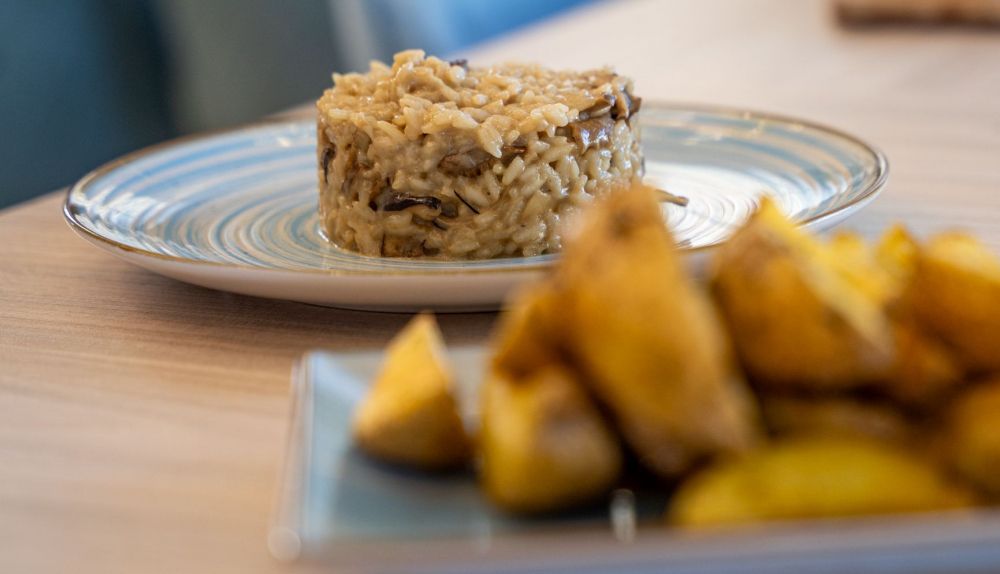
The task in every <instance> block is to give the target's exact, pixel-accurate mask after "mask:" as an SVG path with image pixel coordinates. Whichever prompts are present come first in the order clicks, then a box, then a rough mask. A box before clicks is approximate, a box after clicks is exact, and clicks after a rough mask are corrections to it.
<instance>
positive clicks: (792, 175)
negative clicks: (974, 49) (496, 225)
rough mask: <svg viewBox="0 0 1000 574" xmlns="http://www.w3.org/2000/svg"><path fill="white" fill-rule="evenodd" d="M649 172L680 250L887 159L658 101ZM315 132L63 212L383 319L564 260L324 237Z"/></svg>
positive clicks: (198, 261)
mask: <svg viewBox="0 0 1000 574" xmlns="http://www.w3.org/2000/svg"><path fill="white" fill-rule="evenodd" d="M641 118H642V119H641V121H642V138H643V147H644V149H645V155H646V170H647V179H648V180H649V181H650V182H651V183H652V184H654V185H657V186H659V187H662V188H664V189H669V190H670V191H671V192H673V193H676V194H679V195H683V196H685V197H687V198H689V199H690V203H689V205H688V206H687V207H685V208H682V207H677V206H672V205H667V206H664V215H665V217H666V218H667V220H668V222H669V223H670V225H671V226H672V228H673V230H674V234H675V236H676V237H677V239H678V242H679V243H680V245H681V246H682V247H684V248H686V249H689V250H692V251H701V250H704V249H705V248H707V247H711V246H712V245H716V244H718V243H719V242H721V241H724V240H725V238H726V237H727V236H728V234H729V233H730V232H731V230H732V229H733V227H734V226H735V225H738V224H739V223H740V222H742V221H743V220H744V219H745V218H746V217H747V215H748V214H749V213H751V212H752V211H753V209H754V206H755V205H756V202H757V198H758V197H760V195H761V194H765V193H766V194H768V195H771V196H773V197H774V198H775V199H776V200H777V202H778V204H779V205H780V206H781V207H782V209H783V210H784V211H785V212H786V213H788V214H789V215H791V216H792V217H793V218H795V219H796V220H797V221H800V222H801V223H803V224H805V225H810V226H815V227H828V226H830V225H833V224H835V223H837V222H839V221H840V220H842V219H843V218H845V217H847V216H848V215H850V214H851V213H853V212H854V211H856V210H857V209H859V208H860V207H861V206H863V205H864V204H865V203H867V202H868V201H870V200H871V199H873V198H874V197H875V195H876V194H877V193H878V192H879V191H880V190H881V188H882V187H883V185H884V184H885V181H886V177H887V174H888V171H887V164H886V160H885V158H884V156H883V155H882V154H881V153H879V152H878V151H877V150H875V149H874V148H872V147H871V146H869V145H867V144H865V143H864V142H862V141H860V140H858V139H857V138H854V137H852V136H849V135H846V134H843V133H841V132H838V131H836V130H832V129H829V128H825V127H822V126H817V125H815V124H811V123H808V122H804V121H800V120H794V119H789V118H782V117H777V116H771V115H766V114H760V113H755V112H746V111H739V110H727V109H715V108H698V107H693V106H667V105H657V104H648V105H646V106H644V108H643V111H642V114H641ZM315 146H316V141H315V126H314V124H313V123H312V122H305V121H303V122H282V123H269V124H259V125H254V126H249V127H244V128H240V129H236V130H232V131H228V132H223V133H219V134H213V135H206V136H198V137H194V138H187V139H182V140H179V141H175V142H168V143H166V144H162V145H159V146H155V147H153V148H149V149H146V150H142V151H139V152H136V153H134V154H131V155H128V156H125V157H123V158H121V159H119V160H117V161H114V162H112V163H110V164H108V165H105V166H103V167H101V168H99V169H97V170H95V171H94V172H92V173H90V174H88V175H87V176H86V177H84V178H83V179H82V180H80V181H79V182H78V183H77V184H76V185H74V186H73V188H72V189H71V190H70V192H69V194H68V196H67V198H66V203H65V208H64V213H65V216H66V219H67V221H68V222H69V224H70V226H71V227H72V228H73V229H74V230H75V231H76V232H77V233H79V234H80V235H81V236H82V237H84V238H85V239H87V240H88V241H90V242H91V243H93V244H94V245H97V246H98V247H101V248H103V249H106V250H107V251H110V252H111V253H114V254H115V255H117V256H119V257H122V258H124V259H125V260H127V261H129V262H131V263H134V264H136V265H139V266H141V267H144V268H146V269H149V270H151V271H154V272H156V273H161V274H163V275H166V276H169V277H173V278H175V279H179V280H181V281H187V282H189V283H194V284H197V285H202V286H205V287H211V288H214V289H221V290H225V291H233V292H236V293H243V294H247V295H256V296H260V297H271V298H276V299H291V300H295V301H303V302H308V303H317V304H323V305H333V306H340V307H350V308H360V309H375V310H387V311H410V310H419V309H433V310H436V311H463V310H483V309H496V308H497V307H498V306H499V304H500V303H501V302H502V300H503V297H504V295H505V294H506V293H507V292H508V291H509V290H510V289H511V288H513V287H514V286H516V285H518V284H520V283H522V282H524V281H527V280H530V279H532V278H535V277H537V276H538V275H539V274H540V273H541V272H542V271H543V270H544V269H545V268H546V267H547V266H548V265H550V264H551V262H552V261H553V259H554V256H540V257H521V258H509V259H495V260H488V261H470V262H449V261H422V260H413V259H388V258H373V257H364V256H361V255H357V254H355V253H351V252H348V251H345V250H342V249H339V248H337V247H335V246H333V245H331V244H329V243H328V242H327V241H326V240H325V239H324V238H323V237H322V236H321V235H320V233H319V218H318V216H317V214H316V198H317V192H316V185H317V184H316V169H315V161H316V159H315Z"/></svg>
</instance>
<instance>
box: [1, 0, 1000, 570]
mask: <svg viewBox="0 0 1000 574" xmlns="http://www.w3.org/2000/svg"><path fill="white" fill-rule="evenodd" d="M827 8H828V6H827V4H826V3H825V2H824V1H820V0H815V1H801V0H785V1H781V0H759V1H754V2H750V1H747V0H730V1H723V0H713V1H706V0H691V1H683V2H681V1H676V2H656V1H634V2H613V3H607V4H599V5H595V6H591V7H587V8H584V9H582V10H579V11H576V12H573V13H570V14H568V15H565V16H564V17H561V18H558V19H555V20H551V21H547V22H543V23H541V24H539V25H537V26H534V27H532V28H530V29H527V30H525V31H523V32H520V33H517V34H515V35H512V36H507V37H505V38H502V39H500V40H498V41H496V42H493V43H491V44H488V45H485V46H482V47H480V48H479V49H475V50H471V51H469V53H468V54H463V55H466V56H468V57H469V58H470V59H471V60H472V61H473V62H492V61H498V60H508V59H527V60H540V61H542V62H544V63H546V64H550V65H554V66H565V67H585V66H590V65H593V64H595V63H598V64H600V63H614V64H616V65H617V67H618V68H619V70H620V71H622V72H623V73H626V74H629V75H632V76H634V77H635V79H636V85H637V90H638V91H639V93H641V94H643V95H644V96H645V97H648V98H652V99H660V100H676V101H692V102H706V103H718V104H728V105H733V106H743V107H749V108H757V109H763V110H771V111H778V112H781V113H784V114H794V115H801V116H805V117H809V118H811V119H815V120H817V121H820V122H825V123H828V124H831V125H835V126H838V127H841V128H843V129H845V130H849V131H852V132H856V133H857V134H858V135H861V136H862V137H865V138H868V139H870V140H871V141H872V142H875V143H876V144H877V145H879V146H880V147H882V148H883V149H884V150H885V151H886V153H887V154H888V156H889V158H890V161H891V163H892V175H891V181H890V185H889V188H888V190H887V191H886V192H885V193H884V195H883V196H882V198H881V199H879V200H877V201H876V202H875V203H874V204H873V205H871V206H870V207H868V208H867V209H866V210H865V211H864V212H863V213H862V214H861V215H859V216H857V217H855V218H854V219H852V220H851V222H850V224H849V225H850V226H854V227H856V228H858V229H860V230H862V231H863V232H865V233H868V234H874V233H877V232H878V231H879V230H880V229H882V228H883V227H884V226H885V225H886V224H887V223H888V222H890V221H896V220H901V221H904V222H907V223H908V224H910V225H911V226H912V227H913V228H914V229H915V230H917V231H918V232H926V231H928V230H931V229H937V228H942V227H953V226H962V227H969V228H972V229H974V230H975V231H976V232H977V233H979V234H981V235H982V236H983V237H984V238H985V239H986V240H987V241H988V242H989V243H990V244H991V245H992V246H993V247H994V248H996V249H997V250H998V251H1000V227H998V226H997V222H998V221H1000V33H995V32H988V31H961V30H926V29H924V30H912V29H895V30H888V31H881V30H880V31H877V32H871V31H869V32H848V31H843V30H840V29H838V28H837V27H836V26H834V25H832V24H831V22H830V18H829V13H828V10H827ZM61 201H62V194H61V193H56V194H53V195H50V196H46V197H43V198H41V199H39V200H37V201H34V202H30V203H27V204H24V205H21V206H18V207H15V208H12V209H8V210H6V211H3V212H2V213H0V571H3V572H32V573H39V572H63V571H74V572H102V573H104V572H133V571H141V572H214V573H223V572H242V573H246V572H268V571H277V570H284V569H285V568H284V567H283V566H281V565H280V564H277V563H276V562H274V561H272V560H271V559H270V558H269V556H268V555H267V552H266V550H265V547H264V536H265V531H266V525H267V519H268V513H269V510H270V506H271V503H272V495H273V492H274V490H275V486H276V477H277V473H278V466H279V464H280V461H281V457H282V451H283V441H284V437H285V425H286V414H287V407H288V375H289V368H290V366H291V364H292V361H293V360H294V359H295V358H296V357H297V356H299V355H300V354H301V353H302V352H303V351H305V350H307V349H310V348H313V347H328V348H337V349H347V348H351V349H353V348H358V349H360V348H372V347H378V346H380V345H382V344H383V343H384V342H385V341H386V340H387V339H388V337H389V336H390V335H391V334H392V333H393V332H394V331H395V330H397V329H398V328H399V327H400V326H401V325H402V324H403V323H404V322H405V321H406V319H407V317H406V316H401V315H387V314H369V313H359V312H348V311H338V310H333V309H324V308H319V307H311V306H306V305H300V304H295V303H286V302H279V301H267V300H259V299H253V298H248V297H241V296H236V295H229V294H225V293H218V292H214V291H209V290H206V289H202V288H198V287H192V286H189V285H185V284H181V283H177V282H174V281H171V280H168V279H164V278H161V277H158V276H156V275H153V274H151V273H148V272H146V271H142V270H140V269H136V268H133V267H129V266H127V265H125V264H124V263H122V262H120V261H118V260H116V259H114V258H113V257H111V256H109V255H106V254H104V253H102V252H99V251H97V250H96V249H94V248H92V247H90V246H88V245H87V244H86V243H84V242H83V240H81V239H78V238H76V237H74V236H73V235H72V233H71V232H70V231H69V230H68V229H67V227H66V225H65V224H64V223H63V222H62V216H61V213H60V204H61ZM492 321H493V316H492V315H489V314H478V315H454V316H448V317H444V318H443V319H442V323H443V327H444V330H445V333H446V335H447V337H448V338H449V340H451V341H453V342H459V341H474V340H481V339H482V338H483V337H484V335H485V334H486V333H487V331H488V329H489V327H490V326H491V324H492Z"/></svg>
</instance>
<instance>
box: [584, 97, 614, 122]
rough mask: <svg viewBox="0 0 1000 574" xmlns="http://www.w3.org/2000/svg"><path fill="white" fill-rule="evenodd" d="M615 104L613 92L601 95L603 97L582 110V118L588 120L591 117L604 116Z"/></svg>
mask: <svg viewBox="0 0 1000 574" xmlns="http://www.w3.org/2000/svg"><path fill="white" fill-rule="evenodd" d="M614 105H615V97H614V96H613V95H611V94H605V95H603V96H601V99H599V100H597V102H595V103H594V105H592V106H590V107H589V108H587V109H585V110H582V111H581V112H580V119H581V120H588V119H590V118H596V117H600V116H603V115H605V114H607V113H608V112H610V111H611V107H612V106H614Z"/></svg>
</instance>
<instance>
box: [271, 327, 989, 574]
mask: <svg viewBox="0 0 1000 574" xmlns="http://www.w3.org/2000/svg"><path fill="white" fill-rule="evenodd" d="M449 354H450V356H451V359H452V361H453V363H454V365H455V370H456V373H457V374H458V378H459V382H460V387H459V389H458V390H459V402H460V405H461V407H462V410H463V415H464V416H465V418H466V420H467V421H474V420H476V412H475V411H476V409H475V405H476V389H477V388H478V386H479V383H480V380H481V375H482V365H484V364H485V363H484V359H485V352H484V350H483V349H481V348H476V347H469V348H454V349H451V351H450V353H449ZM381 359H382V354H381V353H379V352H363V353H356V352H352V353H335V352H326V351H312V352H309V353H307V354H305V355H304V356H303V357H302V358H301V359H300V361H299V362H298V364H297V365H296V367H295V369H294V371H293V374H292V399H293V400H292V413H291V425H290V434H289V440H288V451H287V455H286V461H285V466H284V471H283V476H282V481H281V486H280V489H279V495H278V500H277V504H276V506H275V513H274V519H273V522H272V525H271V529H270V533H269V537H268V546H269V548H270V550H271V552H272V554H273V555H274V556H275V557H276V558H278V559H280V560H287V561H292V560H296V561H300V562H305V563H312V564H316V565H321V566H323V567H343V568H352V569H364V570H366V571H396V570H405V571H408V572H413V571H424V572H574V573H581V572H608V571H629V572H664V571H669V572H671V573H688V572H690V573H695V572H697V573H702V574H704V573H715V572H770V573H783V572H788V573H792V572H794V573H802V572H810V573H812V572H852V574H859V573H863V572H883V573H884V572H900V573H903V572H905V573H908V574H913V573H929V572H949V573H956V572H1000V513H998V512H997V511H994V510H980V511H974V512H973V511H966V512H947V513H934V514H919V515H909V516H885V517H873V518H855V519H842V520H822V521H804V522H796V523H776V524H769V525H758V526H751V527H744V528H735V529H724V530H700V531H686V532H685V531H679V530H676V529H670V528H668V527H666V526H665V525H664V524H663V522H662V519H661V515H662V512H663V507H664V506H663V505H664V501H665V499H664V498H662V496H660V497H658V496H655V495H649V494H645V493H632V492H630V491H624V490H620V491H616V492H615V493H614V494H613V495H612V496H611V497H609V500H608V503H607V504H606V505H604V506H603V507H598V508H593V509H590V510H587V511H581V512H577V513H574V514H572V515H566V516H560V517H555V518H547V519H531V520H528V519H518V518H514V517H511V516H507V515H504V514H502V513H500V512H498V511H496V510H495V509H494V508H492V507H491V506H490V505H489V503H488V501H487V500H486V499H485V498H484V497H483V495H482V494H481V493H480V491H479V489H478V487H477V486H476V483H475V477H474V475H473V474H472V473H471V472H469V473H457V474H450V475H426V474H419V473H412V472H405V471H400V470H398V469H394V468H391V467H388V466H385V465H381V464H378V463H376V462H373V461H371V460H370V459H368V458H366V457H364V456H363V455H362V454H361V453H359V452H358V451H357V450H356V449H355V448H354V446H353V444H352V441H351V435H350V423H351V417H352V414H353V412H354V408H355V405H356V404H357V403H358V402H359V401H360V400H361V398H362V397H363V396H364V393H365V391H366V388H367V385H368V383H369V381H371V380H372V378H373V377H374V376H375V374H376V371H377V370H378V367H379V365H380V362H381Z"/></svg>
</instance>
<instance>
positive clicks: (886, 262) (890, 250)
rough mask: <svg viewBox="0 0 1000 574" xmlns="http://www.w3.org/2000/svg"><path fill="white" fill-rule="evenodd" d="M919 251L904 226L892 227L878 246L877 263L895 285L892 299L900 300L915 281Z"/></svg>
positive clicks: (891, 293)
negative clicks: (911, 282)
mask: <svg viewBox="0 0 1000 574" xmlns="http://www.w3.org/2000/svg"><path fill="white" fill-rule="evenodd" d="M918 249H919V247H918V246H917V242H916V240H915V239H913V236H912V235H910V232H909V231H907V230H906V228H905V227H903V226H902V225H894V226H892V227H890V228H889V229H888V230H886V232H885V233H883V234H882V237H881V238H880V239H879V241H878V244H876V246H875V261H876V263H877V264H878V266H879V267H880V268H881V269H882V271H883V273H885V274H886V275H887V276H888V277H889V279H890V280H891V282H892V284H893V287H892V288H891V289H890V293H889V295H890V296H891V297H892V296H894V297H895V298H897V299H898V298H900V297H901V296H903V295H904V292H905V290H906V287H907V286H908V285H909V283H910V281H911V280H912V279H913V270H914V268H915V267H916V264H917V250H918Z"/></svg>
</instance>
